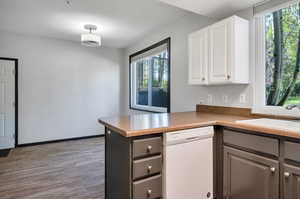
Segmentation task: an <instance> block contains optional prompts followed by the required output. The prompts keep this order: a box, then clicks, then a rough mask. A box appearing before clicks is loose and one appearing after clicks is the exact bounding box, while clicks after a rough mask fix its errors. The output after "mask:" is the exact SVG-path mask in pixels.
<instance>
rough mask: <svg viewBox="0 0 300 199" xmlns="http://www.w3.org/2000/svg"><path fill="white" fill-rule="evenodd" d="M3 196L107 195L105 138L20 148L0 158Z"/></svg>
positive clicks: (90, 198) (82, 198) (81, 198)
mask: <svg viewBox="0 0 300 199" xmlns="http://www.w3.org/2000/svg"><path fill="white" fill-rule="evenodd" d="M0 198H1V199H69V198H70V199H71V198H72V199H96V198H97V199H104V138H92V139H86V140H77V141H68V142H61V143H54V144H45V145H38V146H31V147H23V148H17V149H14V150H12V151H11V152H10V154H9V156H8V157H6V158H2V157H1V158H0Z"/></svg>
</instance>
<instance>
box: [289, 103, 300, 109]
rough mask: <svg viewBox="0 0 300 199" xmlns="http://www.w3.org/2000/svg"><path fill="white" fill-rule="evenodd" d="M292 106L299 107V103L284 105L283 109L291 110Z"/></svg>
mask: <svg viewBox="0 0 300 199" xmlns="http://www.w3.org/2000/svg"><path fill="white" fill-rule="evenodd" d="M294 108H298V109H300V104H289V105H287V106H285V109H287V110H292V109H294Z"/></svg>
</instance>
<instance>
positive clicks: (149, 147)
mask: <svg viewBox="0 0 300 199" xmlns="http://www.w3.org/2000/svg"><path fill="white" fill-rule="evenodd" d="M151 150H152V146H151V145H149V146H148V147H147V152H148V153H150V152H151Z"/></svg>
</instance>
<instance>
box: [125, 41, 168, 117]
mask: <svg viewBox="0 0 300 199" xmlns="http://www.w3.org/2000/svg"><path fill="white" fill-rule="evenodd" d="M129 62H130V64H129V65H130V108H132V109H137V110H143V111H151V112H170V38H168V39H165V40H163V41H161V42H159V43H157V44H154V45H153V46H150V47H148V48H146V49H144V50H142V51H140V52H137V53H135V54H133V55H131V56H130V57H129Z"/></svg>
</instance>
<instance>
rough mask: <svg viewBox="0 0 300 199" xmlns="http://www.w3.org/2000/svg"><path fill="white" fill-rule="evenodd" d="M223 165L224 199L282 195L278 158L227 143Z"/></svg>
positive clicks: (270, 197)
mask: <svg viewBox="0 0 300 199" xmlns="http://www.w3.org/2000/svg"><path fill="white" fill-rule="evenodd" d="M223 164H224V167H223V168H224V179H223V180H224V184H223V193H224V194H223V195H224V196H223V197H224V199H278V198H279V162H278V161H277V160H273V159H269V158H266V157H263V156H260V155H256V154H253V153H248V152H245V151H242V150H238V149H235V148H232V147H228V146H224V163H223ZM293 199H295V198H293Z"/></svg>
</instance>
